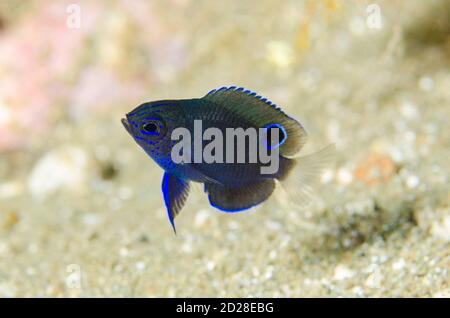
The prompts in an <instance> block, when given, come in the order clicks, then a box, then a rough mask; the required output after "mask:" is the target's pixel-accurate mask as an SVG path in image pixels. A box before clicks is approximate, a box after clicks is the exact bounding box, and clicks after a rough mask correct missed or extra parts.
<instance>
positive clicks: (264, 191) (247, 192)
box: [205, 179, 275, 212]
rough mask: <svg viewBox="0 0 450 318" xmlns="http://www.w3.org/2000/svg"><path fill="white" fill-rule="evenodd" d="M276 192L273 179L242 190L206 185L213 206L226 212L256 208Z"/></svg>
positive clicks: (252, 184) (249, 185) (246, 186)
mask: <svg viewBox="0 0 450 318" xmlns="http://www.w3.org/2000/svg"><path fill="white" fill-rule="evenodd" d="M274 190H275V181H274V180H273V179H267V180H263V181H259V182H256V183H250V184H246V185H245V186H242V187H240V188H226V187H224V186H221V185H218V184H212V183H207V184H205V191H206V192H207V193H208V198H209V202H210V203H211V205H212V206H213V207H215V208H217V209H219V210H222V211H225V212H240V211H243V210H246V209H249V208H251V207H254V206H256V205H258V204H260V203H262V202H264V201H265V200H267V198H269V196H270V195H271V194H272V192H273V191H274Z"/></svg>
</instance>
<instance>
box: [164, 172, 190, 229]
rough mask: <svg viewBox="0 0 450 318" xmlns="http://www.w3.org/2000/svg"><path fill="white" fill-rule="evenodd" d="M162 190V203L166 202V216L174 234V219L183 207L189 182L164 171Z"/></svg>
mask: <svg viewBox="0 0 450 318" xmlns="http://www.w3.org/2000/svg"><path fill="white" fill-rule="evenodd" d="M162 192H163V196H164V203H165V204H166V209H167V216H168V218H169V221H170V224H171V225H172V228H173V231H174V232H175V234H176V233H177V230H176V228H175V222H174V219H175V217H176V216H177V215H178V213H180V211H181V209H182V208H183V206H184V204H185V202H186V199H187V197H188V194H189V183H188V181H186V180H183V179H179V178H177V177H175V176H174V175H172V174H170V173H167V172H166V173H164V177H163V181H162Z"/></svg>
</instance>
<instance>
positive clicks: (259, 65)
mask: <svg viewBox="0 0 450 318" xmlns="http://www.w3.org/2000/svg"><path fill="white" fill-rule="evenodd" d="M449 70H450V2H449V1H448V0H430V1H420V0H408V1H406V0H404V1H401V0H395V1H392V0H391V1H381V0H377V1H364V0H360V1H356V0H354V1H343V0H321V1H313V0H305V1H299V0H290V1H289V0H285V1H269V0H261V1H256V0H254V1H237V0H231V1H206V0H169V1H153V0H152V1H144V0H142V1H141V0H133V1H125V0H123V1H120V0H115V1H106V0H97V1H81V0H79V1H76V0H72V1H64V0H61V1H45V0H40V1H31V0H29V1H18V0H16V1H14V0H2V1H1V2H0V81H1V83H0V296H1V297H33V296H40V297H60V296H68V297H87V296H129V297H134V296H140V297H157V296H160V297H161V296H162V297H183V296H194V297H216V296H219V297H302V296H344V297H345V296H347V297H349V296H356V297H364V296H371V297H376V296H427V297H430V296H431V297H450V278H449V277H450V276H449V275H450V272H449V271H450V206H449V203H450V187H449V185H448V182H449V171H450V163H449V158H450V129H449V127H448V123H449V118H450V72H449ZM231 85H237V86H243V87H245V88H248V89H251V90H253V91H255V92H257V93H259V94H261V95H263V96H265V97H267V98H269V99H270V100H272V101H274V102H275V103H276V104H278V105H280V106H282V107H283V109H285V110H286V112H287V113H289V114H291V115H293V116H294V117H296V118H298V119H299V120H301V121H302V123H303V124H304V125H305V126H306V128H307V130H308V131H309V137H310V138H309V141H308V144H307V146H306V147H305V150H304V153H308V152H312V151H315V150H318V149H319V148H320V147H322V146H324V145H327V144H329V143H335V144H336V148H337V155H336V160H335V162H334V164H333V165H332V166H330V167H328V168H327V169H326V170H325V171H324V174H323V175H322V178H321V181H322V187H321V190H320V192H319V193H317V194H318V197H319V198H318V199H317V200H315V201H314V202H313V203H311V204H310V205H309V206H308V208H306V209H305V208H304V209H295V208H286V207H284V206H281V205H280V204H279V203H277V202H276V201H272V200H271V201H269V202H267V203H266V204H264V205H262V206H261V207H258V208H257V209H254V210H252V211H250V212H247V213H240V214H225V213H220V212H218V211H216V210H214V209H213V208H211V207H210V206H209V204H208V202H207V199H206V197H205V196H204V195H203V194H202V193H201V191H198V192H197V193H192V194H191V196H190V198H189V201H188V203H187V205H186V207H185V208H184V209H183V211H182V213H181V214H180V216H178V218H177V229H178V235H176V236H175V235H174V234H173V232H172V229H171V227H170V225H169V223H168V221H167V218H166V212H165V208H164V203H163V198H162V195H161V190H160V183H161V177H162V171H161V169H160V168H158V167H157V166H156V164H155V163H154V162H153V161H152V160H151V159H150V158H148V157H147V156H146V155H145V154H144V152H143V151H142V150H141V149H140V148H138V146H137V145H136V144H135V143H134V141H133V140H132V139H131V138H130V136H129V135H128V134H127V133H126V131H125V130H124V129H123V127H122V125H121V123H120V118H121V117H122V116H123V114H125V113H126V112H128V111H130V110H131V109H132V108H134V107H135V106H137V105H139V104H140V103H142V102H144V101H150V100H158V99H176V98H192V97H201V96H203V95H204V94H206V93H207V92H208V91H210V90H211V89H213V88H217V87H221V86H231ZM305 220H307V221H308V222H310V223H312V224H315V225H317V227H314V226H313V227H305V226H304V223H305V222H304V221H305Z"/></svg>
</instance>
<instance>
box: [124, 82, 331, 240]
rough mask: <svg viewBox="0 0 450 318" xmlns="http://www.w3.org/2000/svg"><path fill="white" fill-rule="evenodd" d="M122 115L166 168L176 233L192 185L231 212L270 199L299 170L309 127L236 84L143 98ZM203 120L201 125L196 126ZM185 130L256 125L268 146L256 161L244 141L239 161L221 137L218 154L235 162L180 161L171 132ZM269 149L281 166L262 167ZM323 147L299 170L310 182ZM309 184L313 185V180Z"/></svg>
mask: <svg viewBox="0 0 450 318" xmlns="http://www.w3.org/2000/svg"><path fill="white" fill-rule="evenodd" d="M121 121H122V124H123V126H124V128H125V129H126V131H127V132H128V133H129V134H130V135H131V137H132V138H133V139H134V141H135V142H136V143H137V144H138V145H139V146H140V147H141V148H142V149H143V150H144V151H145V152H146V153H147V155H149V156H150V157H151V158H152V159H153V160H154V161H155V162H156V163H157V164H158V165H159V166H160V167H161V168H162V169H163V170H164V176H163V179H162V185H161V188H162V193H163V199H164V203H165V207H166V210H167V216H168V219H169V221H170V224H171V226H172V228H173V230H174V232H175V233H176V227H175V222H174V220H175V218H176V217H177V216H178V215H179V214H180V212H181V210H182V209H183V207H184V205H185V203H186V200H187V198H188V195H189V192H190V189H191V184H192V183H200V184H203V187H204V191H205V193H206V194H207V196H208V199H209V203H210V205H211V206H212V207H214V208H216V209H218V210H220V211H223V212H228V213H234V212H241V211H246V210H248V209H250V208H253V207H256V206H258V205H260V204H262V203H263V202H265V201H266V200H267V199H268V198H269V197H270V196H271V195H272V194H273V192H274V190H275V188H276V187H277V186H278V185H279V184H282V183H283V182H284V180H286V179H287V178H288V177H289V175H290V174H291V171H292V170H294V169H296V168H297V166H298V165H299V163H301V160H299V158H296V157H297V155H298V153H299V152H300V150H301V149H302V148H303V146H304V145H305V143H306V141H307V132H306V130H305V128H304V127H303V125H302V124H301V123H300V122H299V121H297V120H296V119H294V118H293V117H291V116H289V115H287V114H286V113H285V112H284V111H283V110H282V109H281V108H280V107H278V106H277V105H276V104H274V103H273V102H271V101H270V100H268V99H267V98H264V97H262V96H261V95H258V94H256V93H255V92H253V91H250V90H247V89H245V88H243V87H237V86H229V87H221V88H219V89H213V90H212V91H210V92H209V93H207V94H206V95H205V96H203V97H201V98H191V99H178V100H159V101H151V102H145V103H143V104H141V105H139V106H138V107H136V108H135V109H133V110H132V111H131V112H129V113H127V114H126V115H125V118H122V119H121ZM199 122H200V123H201V127H200V128H199V127H197V126H198V123H199ZM180 128H181V129H184V130H183V131H188V132H190V133H194V135H195V132H196V131H197V132H198V129H200V132H201V135H202V136H203V137H204V136H205V135H204V134H205V132H206V131H207V130H208V129H210V128H214V129H216V130H215V131H216V132H221V133H223V134H226V133H227V132H228V130H227V129H231V128H232V129H240V128H241V129H243V130H244V131H247V130H248V129H249V128H250V129H255V131H258V132H261V131H262V132H265V133H266V134H265V135H264V134H258V136H257V141H256V142H257V143H258V145H262V144H264V145H265V147H266V148H260V147H258V148H256V149H257V150H256V152H257V154H256V157H257V160H256V161H255V160H253V161H251V160H249V159H250V157H249V154H251V152H249V154H247V150H248V149H249V147H250V143H247V144H246V145H245V150H246V152H245V154H244V157H245V160H243V161H242V160H241V161H239V160H237V157H238V156H239V153H241V152H240V151H239V149H237V147H238V145H236V144H235V145H234V146H232V147H231V148H230V149H231V150H230V149H228V148H227V147H226V145H225V144H226V143H224V142H223V140H222V144H221V145H218V146H217V148H216V150H215V154H218V153H219V152H220V151H223V153H224V156H228V154H230V153H231V152H232V154H231V155H230V156H229V157H230V158H229V159H231V160H228V157H227V160H216V161H213V162H204V161H203V162H202V161H198V160H197V161H196V160H184V161H183V160H181V161H180V160H175V159H174V156H173V151H174V149H175V147H177V145H180V144H179V142H180V138H178V139H177V138H174V134H175V132H176V131H177V129H178V131H179V129H180ZM194 138H196V137H195V136H194ZM216 138H218V137H217V136H216V137H215V138H214V141H216ZM210 139H211V140H201V141H200V145H201V146H202V149H206V148H205V147H207V146H208V143H210V142H212V139H213V138H210ZM250 141H251V140H250ZM192 144H194V146H193V145H192ZM185 145H187V146H186V148H184V149H183V151H182V152H183V154H182V155H183V156H185V155H187V154H189V155H190V156H189V157H188V159H189V158H190V159H192V154H193V153H194V152H195V151H196V149H194V148H195V141H194V143H187V144H185ZM197 145H198V144H197ZM240 149H241V150H242V148H240ZM264 151H265V152H266V155H269V156H271V158H274V159H276V161H277V164H278V166H277V169H276V171H274V172H271V173H263V170H262V167H264V166H267V162H263V160H262V159H260V157H261V156H260V155H262V153H263V152H264ZM180 153H181V152H180ZM211 153H213V152H211ZM324 153H328V150H327V149H326V150H325V151H321V152H318V153H317V154H313V155H310V156H308V157H307V160H305V161H304V162H305V165H304V166H301V169H302V171H305V173H303V175H304V176H306V178H305V180H307V179H308V178H309V179H311V178H310V177H311V174H312V173H310V170H311V171H313V170H314V167H315V163H318V162H319V163H320V162H321V160H320V158H323V157H324ZM194 157H195V154H194ZM183 158H186V157H183ZM194 159H195V158H194ZM241 159H242V157H241ZM274 161H275V160H274ZM314 171H315V170H314ZM314 175H317V173H316V172H314ZM296 182H297V183H300V184H301V182H302V179H301V178H298V180H296ZM308 183H309V181H308ZM305 187H306V188H308V184H305Z"/></svg>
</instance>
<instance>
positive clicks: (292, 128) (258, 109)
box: [203, 86, 307, 156]
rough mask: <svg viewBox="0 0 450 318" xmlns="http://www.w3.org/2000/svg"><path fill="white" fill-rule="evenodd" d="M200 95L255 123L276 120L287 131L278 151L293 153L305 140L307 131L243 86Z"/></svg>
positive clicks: (286, 154)
mask: <svg viewBox="0 0 450 318" xmlns="http://www.w3.org/2000/svg"><path fill="white" fill-rule="evenodd" d="M203 99H206V100H208V101H210V102H213V103H216V104H219V105H221V106H222V107H225V108H227V109H228V110H229V111H231V112H233V113H235V114H237V115H239V116H242V117H243V118H245V119H246V120H248V121H249V122H251V123H253V124H254V125H255V126H256V127H258V128H262V127H266V126H267V125H270V124H279V125H282V126H283V127H284V129H285V130H286V133H287V139H286V142H285V143H284V144H283V145H282V146H280V153H281V154H282V155H285V156H294V155H295V154H297V153H298V152H299V151H300V149H301V148H302V147H303V145H304V144H305V143H306V139H307V133H306V131H305V129H304V128H303V127H302V125H301V124H300V123H299V122H298V121H296V120H295V119H293V118H291V117H289V116H288V115H286V114H285V113H284V112H283V111H282V110H281V109H280V108H279V107H277V105H275V104H274V103H272V102H271V101H269V100H268V99H267V98H263V97H262V96H260V95H257V94H256V93H255V92H252V91H250V90H246V89H244V88H243V87H239V88H238V87H236V86H231V87H222V88H219V89H214V90H212V91H210V92H209V93H208V94H206V95H205V96H204V97H203Z"/></svg>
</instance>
